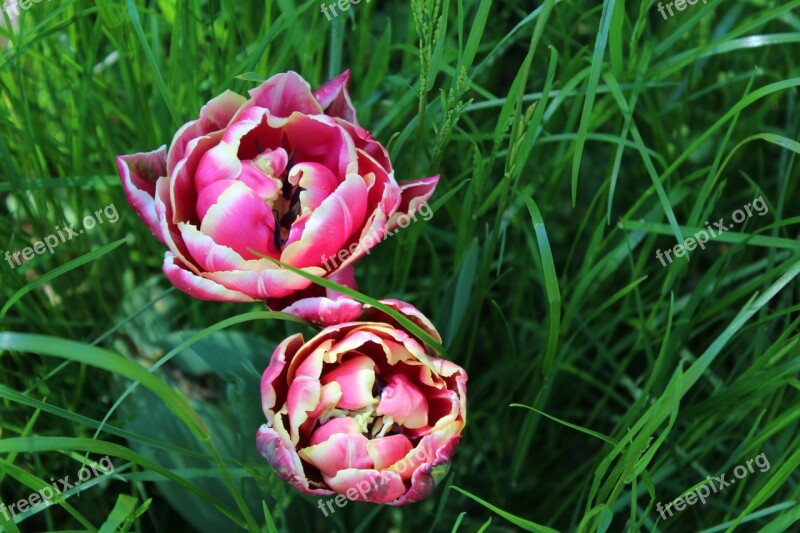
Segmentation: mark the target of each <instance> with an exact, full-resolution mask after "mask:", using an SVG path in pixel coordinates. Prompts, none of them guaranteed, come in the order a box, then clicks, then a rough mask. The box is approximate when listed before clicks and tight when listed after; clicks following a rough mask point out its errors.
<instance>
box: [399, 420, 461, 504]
mask: <svg viewBox="0 0 800 533" xmlns="http://www.w3.org/2000/svg"><path fill="white" fill-rule="evenodd" d="M427 438H428V437H426V439H427ZM460 439H461V435H454V436H452V437H450V438H448V439H447V440H446V441H445V442H444V443H442V445H441V446H436V447H434V446H429V447H428V448H425V449H426V450H427V451H428V453H427V456H428V457H431V458H428V459H427V460H426V461H425V462H424V463H422V464H420V466H418V467H416V468H414V469H413V470H412V472H413V473H412V474H411V476H410V477H411V488H410V489H409V490H408V492H406V493H405V494H403V495H402V496H401V497H400V498H398V499H397V500H395V501H393V502H391V504H392V505H407V504H409V503H414V502H418V501H421V500H424V499H425V498H427V497H429V496H430V495H431V494H433V491H434V490H435V489H436V486H437V485H438V484H439V483H440V482H441V481H442V479H443V478H444V477H445V476H446V475H447V472H448V471H449V469H450V460H451V458H452V456H453V454H454V453H455V451H456V448H457V447H458V442H459V440H460ZM423 441H425V439H423ZM415 451H416V450H415ZM412 455H413V452H412ZM401 463H402V462H401ZM401 463H398V464H401ZM403 477H404V478H406V476H403Z"/></svg>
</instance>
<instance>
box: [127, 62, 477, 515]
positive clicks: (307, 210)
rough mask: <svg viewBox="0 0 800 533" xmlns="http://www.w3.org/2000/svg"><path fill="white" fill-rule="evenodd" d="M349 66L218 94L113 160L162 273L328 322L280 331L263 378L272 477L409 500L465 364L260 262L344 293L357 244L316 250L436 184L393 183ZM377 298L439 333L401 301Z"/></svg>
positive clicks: (380, 229)
mask: <svg viewBox="0 0 800 533" xmlns="http://www.w3.org/2000/svg"><path fill="white" fill-rule="evenodd" d="M348 77H349V72H345V73H343V74H342V75H340V76H338V77H336V78H334V79H332V80H330V81H328V82H327V83H325V84H324V85H322V87H320V88H319V89H318V90H316V91H314V92H312V91H311V87H310V85H309V84H308V83H307V82H306V81H305V80H304V79H303V78H302V77H301V76H300V75H298V74H297V73H294V72H288V73H285V74H279V75H276V76H274V77H272V78H270V79H269V80H267V81H265V82H264V83H263V84H261V85H260V86H259V87H257V88H255V89H253V90H252V91H250V93H249V95H250V98H244V97H243V96H240V95H238V94H236V93H233V92H230V91H227V92H225V93H223V94H222V95H220V96H218V97H216V98H214V99H213V100H211V101H210V102H208V103H207V104H206V105H205V106H204V107H203V109H202V110H201V111H200V116H199V118H198V119H197V120H193V121H191V122H189V123H187V124H185V125H184V126H183V127H182V128H181V129H180V130H179V131H178V132H177V133H176V134H175V137H174V138H173V140H172V144H171V145H170V147H169V149H167V148H166V147H161V148H159V149H158V150H155V151H153V152H149V153H138V154H133V155H124V156H119V157H117V169H118V171H119V175H120V178H121V180H122V184H123V186H124V190H125V195H126V198H127V200H128V202H129V203H130V205H131V206H132V207H133V209H134V210H135V211H136V213H137V214H138V215H139V217H140V218H141V219H142V220H143V221H144V222H145V223H146V224H147V226H148V227H149V228H150V230H151V231H152V232H153V235H155V237H156V238H157V239H158V240H159V241H161V243H163V244H164V245H165V246H166V247H167V249H168V251H167V252H166V255H165V258H164V273H165V275H166V276H167V277H168V278H169V280H170V281H171V282H172V283H173V284H174V285H175V286H176V287H177V288H178V289H180V290H182V291H183V292H186V293H187V294H189V295H191V296H194V297H196V298H200V299H204V300H216V301H229V302H253V301H259V300H262V301H265V302H266V304H267V306H268V307H269V308H271V309H274V310H281V311H284V312H286V313H290V314H293V315H296V316H299V317H301V318H303V319H305V320H308V321H309V322H312V323H315V324H317V325H320V326H323V328H324V329H322V331H321V332H320V333H319V334H317V335H316V336H315V337H314V338H312V339H311V340H309V341H305V339H304V338H303V336H302V334H297V335H293V336H291V337H289V338H288V339H286V340H284V341H283V342H282V343H281V344H280V345H279V346H278V347H277V348H276V349H275V352H274V353H273V354H272V358H271V360H270V362H269V365H268V367H267V369H266V371H265V372H264V375H263V378H262V381H261V396H262V398H261V407H262V410H263V412H264V416H265V417H266V423H265V424H264V425H262V426H261V428H260V429H258V432H257V435H256V442H257V446H258V449H259V451H260V453H261V455H262V456H263V457H264V458H265V459H266V460H267V461H268V462H269V464H270V465H271V466H272V468H273V469H274V470H275V472H277V474H278V476H279V477H280V478H281V479H283V480H284V481H286V482H288V483H291V484H292V485H293V486H295V487H296V488H297V489H299V490H301V491H302V492H304V493H306V494H312V495H318V496H329V495H332V494H334V493H338V494H348V497H351V498H354V499H360V500H365V501H371V502H375V503H386V504H391V505H404V504H408V503H412V502H415V501H419V500H421V499H424V498H426V497H427V496H429V495H430V494H431V493H432V492H433V490H434V488H435V486H436V483H437V482H438V481H439V479H441V477H442V476H443V475H444V473H446V471H447V467H448V466H449V464H450V459H451V457H452V455H453V452H454V451H455V448H456V446H457V444H458V441H459V439H460V436H461V431H462V429H463V427H464V424H465V422H466V381H467V375H466V373H465V372H464V370H463V369H462V368H460V367H459V366H458V365H456V364H454V363H452V362H450V361H447V360H445V359H442V358H439V357H436V356H435V354H432V353H431V352H430V351H429V350H428V349H427V348H426V347H425V345H424V344H422V343H421V342H420V341H418V340H417V339H416V338H414V337H413V336H412V335H411V334H410V332H409V331H408V330H407V329H405V328H404V327H403V326H402V325H401V324H399V323H398V322H397V321H396V320H395V319H394V318H392V317H391V316H389V315H388V314H386V313H384V312H383V311H381V310H379V309H377V308H374V307H371V306H368V305H362V304H361V303H359V302H357V301H355V300H353V299H351V298H348V297H346V296H344V295H342V294H341V293H338V292H335V291H331V290H326V289H324V288H322V287H320V286H319V285H315V284H313V283H312V282H311V281H309V279H308V278H306V277H303V276H301V275H299V274H297V273H296V272H293V271H291V270H289V269H286V268H283V267H281V266H280V265H279V264H278V263H277V262H275V261H272V260H270V259H268V258H272V259H276V260H278V261H279V262H280V263H284V264H287V265H291V266H293V267H294V268H296V269H300V270H302V271H304V272H307V273H309V274H314V275H316V276H321V277H326V278H328V279H330V280H332V281H334V282H336V283H338V284H341V285H344V286H346V287H350V288H353V289H355V288H356V283H355V275H354V271H353V264H354V263H355V262H356V261H357V260H358V259H359V258H361V257H362V256H363V255H365V254H366V253H368V252H369V247H368V246H363V245H362V246H357V247H355V250H356V252H355V253H353V254H351V255H349V256H348V257H347V259H346V260H344V261H343V262H342V263H341V264H339V265H338V266H337V268H336V269H335V270H333V271H329V270H328V269H326V268H324V267H323V262H324V261H323V259H324V258H326V257H332V256H335V255H336V254H337V253H338V252H339V251H340V250H343V249H348V250H349V249H352V248H351V247H352V246H353V245H355V244H356V243H362V244H363V243H364V242H372V243H377V242H380V240H381V238H382V237H383V236H384V235H386V234H388V233H389V232H391V231H393V230H394V229H395V228H396V227H397V225H398V219H400V217H408V216H413V214H414V213H415V212H416V211H417V210H418V209H419V207H420V206H421V205H423V204H424V203H425V202H426V201H427V200H428V199H429V198H430V197H431V196H432V195H433V192H434V189H435V187H436V184H437V182H438V179H439V177H438V176H434V177H431V178H425V179H420V180H416V181H408V182H404V183H398V182H397V181H395V178H394V170H393V169H392V164H391V162H390V160H389V154H388V152H387V151H386V149H385V148H384V147H383V146H382V145H381V144H380V143H379V142H377V141H376V140H375V139H374V138H373V137H372V135H371V134H370V132H369V131H367V130H366V129H364V128H362V127H361V126H359V124H358V121H357V118H356V110H355V108H354V107H353V105H352V103H351V100H350V95H349V93H348V90H347V82H348ZM366 236H370V239H365V237H366ZM382 303H383V304H384V305H386V306H388V307H389V308H392V309H394V310H395V311H397V312H399V313H401V314H402V315H403V316H405V317H406V318H408V319H409V320H411V321H412V322H413V323H414V324H416V325H417V326H419V327H420V328H422V330H424V331H426V332H427V333H429V334H430V335H431V336H432V337H433V338H434V339H436V340H437V341H441V338H440V337H439V334H438V333H437V331H436V329H435V328H434V327H433V325H432V324H431V322H430V321H429V320H428V319H427V318H426V317H425V316H424V315H423V314H422V313H421V312H420V311H419V310H417V309H416V308H415V307H413V306H412V305H410V304H408V303H405V302H401V301H397V300H383V301H382ZM365 484H369V485H370V487H372V489H371V490H368V491H365V490H359V491H358V493H357V494H356V495H355V496H351V494H355V493H354V492H352V491H353V489H354V488H355V487H364V486H365ZM348 490H349V491H350V492H349V491H348Z"/></svg>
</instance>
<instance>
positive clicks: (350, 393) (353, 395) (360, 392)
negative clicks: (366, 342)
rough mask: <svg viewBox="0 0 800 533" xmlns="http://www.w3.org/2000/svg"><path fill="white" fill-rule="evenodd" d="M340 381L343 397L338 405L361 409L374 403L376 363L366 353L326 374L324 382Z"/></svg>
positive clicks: (323, 377) (344, 407)
mask: <svg viewBox="0 0 800 533" xmlns="http://www.w3.org/2000/svg"><path fill="white" fill-rule="evenodd" d="M331 381H338V382H339V385H341V386H342V399H341V400H339V405H338V407H340V408H342V409H361V408H362V407H366V406H367V405H370V404H371V403H373V401H374V398H373V397H372V386H373V385H374V384H375V363H374V362H373V361H372V359H370V358H369V357H367V356H366V355H362V356H358V357H353V358H352V359H348V360H347V361H345V362H344V363H342V364H340V365H339V366H337V367H336V368H334V369H333V370H331V371H330V372H328V373H327V374H325V375H324V376H322V383H323V384H327V383H330V382H331Z"/></svg>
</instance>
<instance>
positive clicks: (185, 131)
mask: <svg viewBox="0 0 800 533" xmlns="http://www.w3.org/2000/svg"><path fill="white" fill-rule="evenodd" d="M246 101H247V100H246V99H245V98H244V96H241V95H238V94H236V93H235V92H232V91H225V92H224V93H222V94H221V95H219V96H217V97H216V98H214V99H212V100H210V101H209V102H208V103H207V104H206V105H204V106H203V108H202V109H201V110H200V117H199V118H198V119H197V120H193V121H191V122H188V123H186V124H184V126H183V127H182V128H181V129H179V130H178V132H177V133H176V134H175V136H174V137H173V139H172V144H171V145H170V147H169V155H168V157H167V170H168V172H169V175H172V171H173V170H174V169H175V166H176V165H177V164H178V161H180V160H181V159H183V157H184V155H185V154H186V145H187V144H189V142H190V141H191V140H192V139H195V138H197V137H202V136H203V135H206V134H207V133H210V132H213V131H218V130H221V129H222V128H224V127H225V126H226V125H227V124H228V123H229V122H230V120H231V118H233V116H234V115H235V114H236V111H237V110H238V109H239V108H240V107H242V105H244V103H245V102H246Z"/></svg>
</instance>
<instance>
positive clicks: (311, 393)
mask: <svg viewBox="0 0 800 533" xmlns="http://www.w3.org/2000/svg"><path fill="white" fill-rule="evenodd" d="M320 389H321V386H320V384H319V379H315V378H310V377H308V376H298V377H295V379H294V380H293V381H292V382H291V384H290V385H289V393H288V395H287V396H286V407H287V409H288V410H289V431H290V434H291V435H292V440H293V441H294V442H295V444H296V443H297V440H298V435H299V431H300V426H302V425H303V423H304V422H305V421H306V420H308V413H309V412H311V411H313V410H314V408H315V407H316V406H317V404H318V403H319V399H320V396H321V394H320V393H321V390H320Z"/></svg>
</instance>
